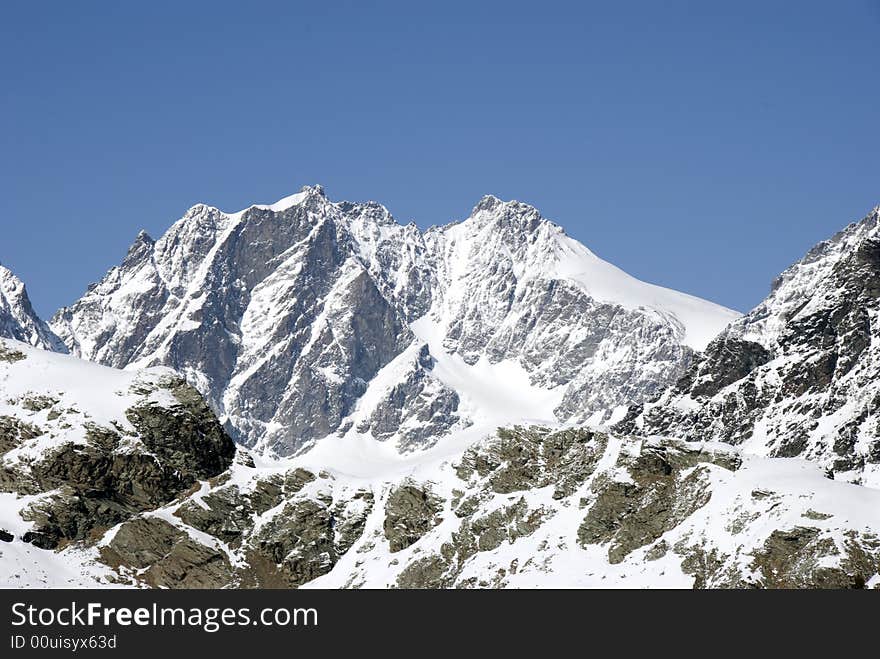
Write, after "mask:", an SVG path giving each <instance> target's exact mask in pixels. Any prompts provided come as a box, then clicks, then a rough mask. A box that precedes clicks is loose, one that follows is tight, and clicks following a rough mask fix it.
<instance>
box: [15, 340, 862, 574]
mask: <svg viewBox="0 0 880 659" xmlns="http://www.w3.org/2000/svg"><path fill="white" fill-rule="evenodd" d="M0 392H2V396H0V401H2V402H0V587H24V588H34V587H67V588H71V587H88V586H92V587H94V586H105V587H110V586H116V587H118V586H152V587H163V588H221V587H235V588H250V587H286V588H292V587H301V586H302V587H314V588H336V587H381V588H386V587H392V588H393V587H403V588H440V587H464V588H490V587H492V588H500V587H551V586H557V587H631V588H635V587H685V588H689V587H699V588H704V587H713V588H719V587H767V588H779V587H786V588H792V587H837V588H840V587H847V588H849V587H865V586H868V587H876V586H878V585H880V540H878V535H877V530H878V529H880V491H878V490H871V489H869V488H864V487H858V486H854V485H849V484H846V483H840V482H834V481H831V480H828V479H826V478H824V476H823V474H822V472H821V470H820V469H818V468H817V467H816V465H814V464H811V463H809V462H807V461H803V460H791V459H779V458H762V457H755V456H748V455H744V454H742V453H741V452H740V451H738V450H736V449H735V448H733V447H730V446H727V445H724V444H711V443H701V444H696V445H695V444H692V443H687V442H682V441H676V440H650V441H648V440H642V439H638V438H629V437H616V436H612V435H608V434H605V433H601V432H595V431H592V430H588V429H578V428H570V429H563V430H552V429H548V428H540V427H530V428H506V429H505V428H502V429H499V430H498V431H497V432H493V433H491V434H489V435H484V436H479V435H474V434H473V433H471V434H470V435H469V433H468V431H465V432H464V433H460V434H458V435H457V436H456V438H455V439H454V440H453V441H451V442H443V443H440V444H438V445H436V446H435V447H434V448H432V449H428V450H427V451H423V452H419V453H410V454H405V455H401V454H400V453H396V452H394V453H393V454H392V452H390V451H386V450H383V449H384V448H385V445H383V444H381V443H378V442H375V441H373V440H371V439H369V438H367V437H361V438H359V439H352V438H337V437H330V438H327V439H326V440H324V441H322V442H319V443H318V445H317V446H316V447H315V448H314V449H313V450H312V451H310V452H308V453H306V454H305V455H301V456H298V457H296V458H294V459H290V460H265V459H261V458H260V457H259V456H251V455H249V454H248V452H247V451H246V450H244V449H242V448H240V447H239V448H238V449H237V455H235V458H234V459H233V452H234V451H235V450H236V448H235V447H234V445H233V444H232V441H231V440H230V439H229V438H228V437H227V436H226V435H225V434H224V433H223V431H222V428H221V426H220V425H219V423H218V421H217V420H216V418H215V417H214V416H213V415H212V414H211V412H210V410H209V409H208V408H207V406H206V404H205V403H204V401H203V400H202V398H201V397H200V396H199V395H198V393H197V392H195V391H194V390H193V389H192V388H190V387H189V386H188V385H186V384H185V383H184V382H183V381H181V380H180V379H179V378H178V377H177V376H175V375H174V374H173V373H172V372H170V371H168V370H166V369H150V370H148V371H118V370H114V369H110V368H106V367H102V366H99V365H97V364H92V363H88V362H84V361H80V360H78V359H76V358H73V357H69V356H64V355H57V354H55V353H50V352H45V351H41V350H37V349H33V348H30V347H29V346H26V345H25V344H21V343H16V342H13V341H0Z"/></svg>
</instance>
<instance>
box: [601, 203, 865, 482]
mask: <svg viewBox="0 0 880 659" xmlns="http://www.w3.org/2000/svg"><path fill="white" fill-rule="evenodd" d="M878 314H880V207H878V208H875V209H874V210H873V211H872V212H871V213H870V214H869V215H868V216H867V217H865V218H864V219H863V220H861V221H860V222H858V223H854V224H851V225H849V226H848V227H846V228H845V229H844V230H843V231H841V232H840V233H838V234H837V235H835V236H834V237H833V238H831V239H830V240H827V241H824V242H822V243H819V244H818V245H816V247H814V248H813V249H812V250H810V252H809V253H808V254H807V255H806V256H805V257H804V258H803V259H801V260H800V261H798V262H797V263H795V264H794V265H792V266H791V267H790V268H788V269H787V270H786V271H785V272H783V273H782V274H781V275H780V276H779V277H778V278H777V280H776V281H775V282H774V284H773V289H772V291H771V293H770V295H769V296H768V297H767V299H765V300H764V301H763V302H762V303H761V304H760V305H758V306H757V307H756V308H755V309H754V310H753V311H752V312H751V313H749V314H748V315H746V316H744V317H742V318H740V319H739V320H737V321H736V322H734V323H733V324H731V325H730V327H728V328H727V329H726V330H725V331H724V332H723V333H722V334H721V335H720V336H719V337H717V338H716V339H715V340H713V341H712V343H710V344H709V346H708V348H707V349H706V350H705V352H704V353H703V354H702V356H701V357H700V358H699V359H697V360H696V362H695V363H694V364H693V366H692V367H691V368H690V370H689V371H688V372H687V374H686V375H685V376H684V377H683V378H682V379H681V380H680V381H679V382H678V383H677V384H676V385H675V386H674V387H672V388H671V389H670V390H669V391H667V392H666V393H664V395H663V396H662V397H660V399H659V400H657V401H654V402H651V403H650V404H647V405H645V406H644V408H636V409H634V410H632V411H631V413H630V414H629V417H628V418H627V419H625V420H624V421H623V422H622V423H621V424H620V425H619V427H618V429H619V430H620V431H627V432H635V433H639V434H648V435H651V434H659V435H669V436H675V437H680V438H684V439H692V440H699V441H706V440H712V441H722V442H727V443H731V444H738V445H741V446H742V448H743V450H745V451H747V452H749V453H754V454H759V455H769V456H779V457H794V456H797V457H802V458H808V459H810V460H813V461H816V462H818V463H820V464H821V465H822V466H823V467H824V468H825V469H826V470H827V471H828V472H829V475H833V477H834V478H837V479H843V480H849V481H855V482H862V483H864V484H866V485H870V486H873V487H880V316H878Z"/></svg>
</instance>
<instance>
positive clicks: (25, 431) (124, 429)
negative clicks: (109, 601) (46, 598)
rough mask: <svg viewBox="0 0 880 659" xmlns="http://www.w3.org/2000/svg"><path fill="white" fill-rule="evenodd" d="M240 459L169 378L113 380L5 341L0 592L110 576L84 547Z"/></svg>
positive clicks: (200, 406) (99, 369)
mask: <svg viewBox="0 0 880 659" xmlns="http://www.w3.org/2000/svg"><path fill="white" fill-rule="evenodd" d="M234 451H235V447H234V444H233V443H232V440H231V439H230V438H229V437H228V436H227V435H226V434H225V433H224V432H223V430H222V428H221V426H220V424H219V423H218V421H217V419H216V417H214V415H213V414H212V413H211V412H210V411H209V410H208V408H207V406H206V405H205V403H204V401H203V400H202V398H201V397H200V396H199V394H198V393H197V392H195V390H193V389H192V388H191V387H189V386H188V385H186V383H184V382H183V381H182V380H181V379H180V378H179V377H178V376H176V375H175V374H174V373H172V372H171V371H169V370H168V369H164V368H160V369H151V370H149V371H117V370H114V369H110V368H106V367H104V366H100V365H98V364H93V363H89V362H85V361H82V360H79V359H76V358H74V357H71V356H68V355H61V354H57V353H53V352H48V351H44V350H40V349H37V348H33V347H31V346H29V345H27V344H25V343H20V342H17V341H11V340H6V339H0V587H13V586H15V587H32V586H40V585H43V586H71V585H77V584H79V583H81V582H83V581H86V582H89V581H91V580H93V579H98V580H99V581H100V580H103V579H105V578H106V577H107V576H108V575H109V574H110V571H109V570H108V569H107V567H106V566H101V565H97V564H96V563H95V561H93V560H91V559H89V558H88V556H86V555H85V554H84V553H83V552H82V551H81V545H80V544H78V543H83V542H88V541H91V540H94V539H95V538H98V537H100V536H101V535H102V534H103V533H104V532H105V531H106V530H107V529H108V528H110V527H112V526H113V525H115V524H117V523H120V522H122V521H124V520H126V519H128V518H130V517H131V516H132V515H135V514H137V513H139V512H141V511H144V510H151V509H153V508H155V507H157V506H160V505H162V504H164V503H166V502H168V501H171V500H172V499H174V498H175V497H177V496H179V495H180V494H182V493H183V492H185V491H186V490H188V489H190V488H191V487H192V486H193V484H194V483H195V482H197V481H198V480H201V479H206V478H210V477H211V476H215V475H217V474H219V473H221V472H222V471H223V470H224V469H226V467H228V466H229V464H230V463H231V461H232V456H233V454H234ZM55 549H58V550H60V551H57V552H56V551H51V550H55Z"/></svg>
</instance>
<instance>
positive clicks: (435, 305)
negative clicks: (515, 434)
mask: <svg viewBox="0 0 880 659" xmlns="http://www.w3.org/2000/svg"><path fill="white" fill-rule="evenodd" d="M737 317H738V314H736V313H735V312H733V311H730V310H728V309H724V308H722V307H719V306H717V305H714V304H711V303H709V302H705V301H703V300H699V299H697V298H694V297H691V296H688V295H684V294H681V293H677V292H674V291H670V290H667V289H664V288H660V287H657V286H652V285H650V284H646V283H643V282H640V281H638V280H636V279H634V278H632V277H630V276H629V275H627V274H625V273H623V272H622V271H620V270H619V269H617V268H615V267H614V266H612V265H610V264H608V263H606V262H604V261H602V260H601V259H599V258H598V257H596V256H595V255H594V254H592V253H591V252H590V251H589V250H588V249H586V248H585V247H584V246H582V245H581V244H579V243H578V242H576V241H575V240H573V239H571V238H570V237H568V236H567V235H566V234H565V233H564V231H563V230H562V229H561V228H560V227H559V226H557V225H556V224H554V223H552V222H550V221H548V220H546V219H545V218H543V217H542V216H541V215H540V213H539V212H538V211H537V210H536V209H534V208H532V207H531V206H528V205H526V204H523V203H519V202H515V201H513V202H504V201H501V200H499V199H497V198H495V197H491V196H488V197H485V198H484V199H483V200H481V201H480V203H479V204H478V205H477V206H476V207H475V208H474V210H473V213H472V214H471V215H470V217H468V218H467V219H466V220H464V221H462V222H459V223H453V224H450V225H447V226H443V227H437V228H432V229H429V230H427V231H420V230H419V228H418V227H416V226H415V225H414V224H409V225H400V224H398V223H397V222H396V221H395V220H394V219H393V218H392V217H391V215H390V214H389V213H388V211H387V210H386V209H385V208H384V207H383V206H381V205H379V204H376V203H372V202H370V203H350V202H332V201H330V200H329V199H328V198H327V197H326V195H325V194H324V191H323V189H322V188H320V187H319V186H315V187H306V188H303V190H302V191H301V192H299V193H298V194H295V195H292V196H290V197H287V198H285V199H282V200H281V201H279V202H277V203H275V204H272V205H258V206H251V207H250V208H247V209H245V210H243V211H240V212H237V213H224V212H222V211H220V210H218V209H216V208H213V207H210V206H205V205H197V206H195V207H193V208H192V209H190V210H189V211H188V212H187V213H186V214H185V215H184V217H183V218H181V219H180V220H179V221H178V222H176V223H175V224H174V225H173V226H172V227H171V228H170V229H169V230H168V232H167V233H166V234H165V235H164V236H162V237H161V238H160V239H159V240H157V241H153V240H152V239H151V238H150V237H149V236H147V235H146V234H144V233H142V234H140V235H139V236H138V238H137V240H136V241H135V243H134V244H133V245H132V247H131V249H130V250H129V252H128V255H127V256H126V257H125V259H124V260H123V262H122V263H121V264H120V265H119V266H117V267H115V268H113V269H112V270H110V272H108V274H107V275H106V277H105V278H104V279H103V280H102V281H101V282H100V283H98V284H95V285H93V286H91V287H90V288H89V290H88V291H87V292H86V294H85V295H84V296H83V297H82V298H81V299H80V300H78V301H77V302H75V303H74V304H72V305H71V306H69V307H67V308H65V309H62V310H60V311H59V312H58V313H57V314H56V315H55V317H54V318H53V319H52V321H51V326H52V328H53V329H54V331H55V332H56V333H57V334H58V335H59V336H60V337H61V338H62V339H63V341H64V342H65V344H66V345H67V346H68V348H69V349H70V351H71V352H72V353H73V354H75V355H78V356H81V357H83V358H85V359H88V360H92V361H96V362H99V363H102V364H106V365H109V366H115V367H119V368H139V367H144V366H152V365H160V364H161V365H166V366H170V367H172V368H174V369H176V370H178V371H179V372H181V373H183V374H184V375H185V376H186V377H187V378H188V379H189V380H190V381H191V382H193V383H194V384H195V386H196V387H197V388H198V389H199V390H200V391H202V392H203V393H204V394H205V395H206V396H207V398H208V400H209V401H210V403H211V405H212V407H213V408H214V409H215V410H216V411H217V412H218V414H220V415H221V416H222V418H223V419H224V420H225V421H226V423H227V427H228V428H229V429H230V432H232V433H233V435H234V436H235V437H236V439H238V440H239V441H240V442H242V443H244V444H246V445H248V446H252V447H257V448H258V449H259V450H260V451H261V452H262V451H268V452H272V453H275V454H279V455H291V454H293V453H295V452H297V451H298V450H300V449H302V448H303V447H306V446H310V445H312V444H314V442H315V441H316V440H319V439H321V438H323V437H326V436H328V435H331V434H336V435H345V436H348V437H350V438H354V437H360V436H368V437H372V438H374V439H379V440H388V441H389V442H390V443H392V444H394V445H396V446H397V447H399V448H401V449H404V450H406V449H409V448H414V447H425V446H428V445H430V444H432V443H434V442H436V441H437V439H438V438H439V437H441V436H443V435H444V434H447V433H449V432H451V431H453V430H462V429H464V428H467V427H469V426H471V425H475V426H478V427H482V426H486V425H497V424H499V423H511V422H516V421H519V420H524V419H543V420H546V421H549V422H556V421H560V420H589V421H591V422H593V423H599V422H602V421H608V420H614V419H616V418H619V416H620V415H621V414H622V412H623V411H624V410H625V406H626V405H628V404H632V403H640V402H643V401H646V400H648V399H650V398H653V397H654V396H656V394H657V393H659V392H660V391H662V390H663V388H664V387H666V386H667V385H669V384H671V383H673V382H675V381H676V380H677V379H678V377H679V376H680V375H681V374H682V373H683V372H684V370H685V369H686V368H687V366H688V365H689V364H690V361H691V359H692V356H693V354H694V351H696V350H701V349H703V348H704V347H705V346H706V344H707V343H708V342H709V340H710V339H711V338H712V337H713V336H714V335H715V334H717V333H718V332H719V331H720V330H721V329H723V328H724V326H726V325H727V324H728V323H729V322H730V321H732V320H735V319H736V318H737Z"/></svg>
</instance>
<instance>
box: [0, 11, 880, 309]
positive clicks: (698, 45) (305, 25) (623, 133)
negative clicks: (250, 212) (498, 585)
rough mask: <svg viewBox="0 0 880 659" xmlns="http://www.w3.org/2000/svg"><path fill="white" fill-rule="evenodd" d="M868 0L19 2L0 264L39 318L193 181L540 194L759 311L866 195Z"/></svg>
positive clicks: (874, 113)
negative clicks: (16, 278) (776, 285)
mask: <svg viewBox="0 0 880 659" xmlns="http://www.w3.org/2000/svg"><path fill="white" fill-rule="evenodd" d="M878 34H880V2H878V0H851V1H847V0H841V1H838V2H796V3H795V2H781V1H780V2H773V1H767V0H764V1H761V2H744V1H737V2H729V1H728V2H610V1H609V2H603V3H589V2H577V3H576V2H571V3H555V2H549V1H543V2H530V3H524V4H519V3H515V2H500V3H490V2H475V1H473V2H463V3H456V2H451V1H448V0H447V1H444V2H434V3H430V4H429V3H421V2H400V3H381V2H379V3H376V2H367V1H362V2H352V3H339V2H324V1H322V2H309V3H293V2H283V3H282V2H278V3H262V2H238V3H224V2H210V3H196V2H160V1H157V0H150V2H140V3H134V2H110V1H107V2H101V3H99V2H56V3H53V2H15V3H12V2H7V3H3V4H2V5H0V82H2V100H0V120H2V141H0V193H2V194H0V223H2V231H0V261H2V262H4V263H5V264H7V265H8V266H10V267H11V268H13V269H14V270H15V271H16V272H17V273H18V274H19V275H20V276H21V277H22V278H23V279H25V281H26V282H27V284H28V288H29V290H30V292H31V297H32V298H33V300H34V303H35V305H36V307H37V308H38V310H39V311H40V312H41V313H42V314H43V315H49V314H51V313H52V312H53V311H54V310H55V309H56V308H57V307H58V306H60V305H62V304H65V303H68V302H70V301H73V300H74V299H76V298H77V297H78V296H79V295H80V294H81V293H82V292H83V291H84V289H85V287H86V285H87V284H88V283H89V282H90V281H95V280H97V279H99V278H100V277H101V276H102V275H103V273H104V272H105V271H106V269H107V268H109V267H110V266H111V265H113V264H115V263H117V262H118V261H119V260H120V259H121V257H122V256H123V255H124V253H125V251H126V249H127V247H128V245H129V244H130V243H131V241H132V240H133V238H134V236H135V235H136V233H137V231H138V230H139V229H140V228H142V227H143V228H145V229H147V231H149V232H150V233H151V234H152V235H153V236H154V237H158V236H159V235H161V234H162V232H163V231H164V230H165V229H166V228H167V227H168V226H169V225H170V224H171V223H172V222H173V221H174V220H175V219H177V218H178V217H180V215H182V214H183V212H185V211H186V209H187V208H188V207H190V206H191V205H192V204H194V203H196V202H199V201H204V202H207V203H210V204H213V205H216V206H219V207H220V208H222V209H225V210H238V209H239V208H242V207H244V206H247V205H249V204H250V203H252V202H271V201H274V200H276V199H278V198H280V197H283V196H285V195H287V194H290V193H291V192H294V191H296V190H298V189H299V188H300V187H301V186H302V185H304V184H307V183H322V184H323V185H324V186H325V187H326V188H327V192H328V194H329V195H330V196H331V197H332V198H335V199H343V198H347V199H353V200H365V199H375V200H378V201H381V202H382V203H384V204H385V205H387V206H388V207H389V208H390V209H391V211H392V212H393V213H394V214H395V216H396V217H397V218H398V219H399V220H401V221H408V220H410V219H415V220H416V221H417V222H418V223H419V224H420V225H422V226H428V225H430V224H437V223H445V222H448V221H450V220H453V219H461V218H463V217H464V216H466V215H467V213H468V212H469V210H470V209H471V207H472V206H473V205H474V204H475V203H476V201H477V200H478V199H479V198H480V197H481V196H482V195H483V194H486V193H493V194H496V195H498V196H500V197H503V198H516V199H521V200H524V201H528V202H530V203H533V204H535V205H536V206H538V207H539V208H540V209H541V210H542V211H543V213H544V214H545V215H546V216H548V217H550V218H552V219H555V220H556V221H558V222H559V223H560V224H562V225H563V226H564V227H565V228H566V229H567V231H568V232H569V233H570V234H571V235H573V236H575V237H576V238H578V239H579V240H581V241H582V242H584V243H585V244H586V245H587V246H588V247H590V248H591V249H593V251H595V252H596V253H598V254H599V255H600V256H602V257H603V258H606V259H608V260H610V261H612V262H613V263H615V264H617V265H619V266H620V267H622V268H624V269H625V270H627V271H629V272H630V273H632V274H634V275H636V276H638V277H640V278H643V279H646V280H648V281H652V282H656V283H660V284H663V285H666V286H670V287H673V288H677V289H680V290H683V291H687V292H690V293H693V294H696V295H700V296H703V297H706V298H709V299H712V300H715V301H717V302H720V303H723V304H726V305H728V306H731V307H734V308H737V309H740V310H746V309H748V308H750V307H752V306H753V305H755V304H756V303H757V302H759V301H760V300H761V298H763V296H764V295H765V294H766V292H767V291H768V287H769V284H770V281H771V280H772V278H773V277H774V276H775V275H776V274H777V273H778V272H780V271H781V270H782V269H783V268H784V267H786V266H787V265H788V264H789V263H791V262H792V261H794V260H796V259H797V258H799V257H800V256H801V255H802V254H803V253H804V252H805V251H806V250H807V249H808V248H809V247H810V246H812V245H813V244H814V243H815V242H817V241H818V240H820V239H823V238H825V237H828V236H829V235H831V234H833V233H834V232H835V231H837V230H838V229H840V228H842V227H843V226H844V225H845V224H846V223H848V222H850V221H852V220H856V219H859V218H861V217H862V216H863V215H864V214H865V213H866V212H867V211H868V210H869V209H870V208H871V207H872V206H874V205H876V204H878V203H880V161H878V157H880V84H878V82H880V55H878V50H877V48H878Z"/></svg>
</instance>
